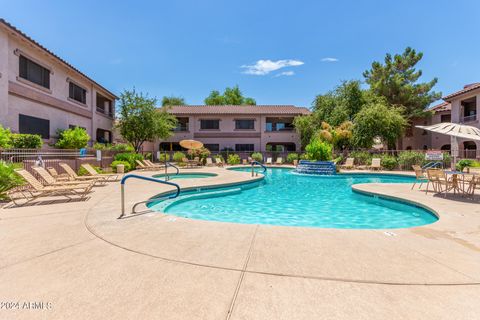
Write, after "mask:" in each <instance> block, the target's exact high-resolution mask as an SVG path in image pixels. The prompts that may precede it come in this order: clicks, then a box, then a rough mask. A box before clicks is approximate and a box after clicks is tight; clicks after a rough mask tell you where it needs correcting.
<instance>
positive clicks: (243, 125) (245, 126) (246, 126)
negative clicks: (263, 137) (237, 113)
mask: <svg viewBox="0 0 480 320" xmlns="http://www.w3.org/2000/svg"><path fill="white" fill-rule="evenodd" d="M235 129H236V130H253V129H255V120H252V119H241V120H235Z"/></svg>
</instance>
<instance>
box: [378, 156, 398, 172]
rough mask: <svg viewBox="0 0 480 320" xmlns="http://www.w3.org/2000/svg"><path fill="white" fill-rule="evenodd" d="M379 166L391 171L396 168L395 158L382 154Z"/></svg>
mask: <svg viewBox="0 0 480 320" xmlns="http://www.w3.org/2000/svg"><path fill="white" fill-rule="evenodd" d="M381 159H382V160H381V161H380V164H381V165H382V167H383V168H384V169H387V170H393V169H395V168H396V167H397V158H395V157H394V156H391V155H389V154H384V155H382V157H381Z"/></svg>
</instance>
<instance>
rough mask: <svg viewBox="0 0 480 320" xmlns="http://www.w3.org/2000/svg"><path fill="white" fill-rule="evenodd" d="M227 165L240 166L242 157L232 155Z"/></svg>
mask: <svg viewBox="0 0 480 320" xmlns="http://www.w3.org/2000/svg"><path fill="white" fill-rule="evenodd" d="M227 163H228V164H229V165H235V164H240V156H239V155H238V154H235V153H231V154H229V155H228V159H227Z"/></svg>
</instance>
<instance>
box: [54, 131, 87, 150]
mask: <svg viewBox="0 0 480 320" xmlns="http://www.w3.org/2000/svg"><path fill="white" fill-rule="evenodd" d="M89 140H90V136H89V135H88V133H87V131H86V130H85V129H83V128H80V127H75V128H71V129H67V130H59V131H58V141H57V143H55V146H56V147H57V148H60V149H81V148H85V147H86V146H87V144H88V141H89Z"/></svg>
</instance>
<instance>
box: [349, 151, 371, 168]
mask: <svg viewBox="0 0 480 320" xmlns="http://www.w3.org/2000/svg"><path fill="white" fill-rule="evenodd" d="M348 157H349V158H355V164H358V165H369V164H371V163H372V158H373V157H372V155H371V154H370V152H367V151H352V152H351V153H350V155H349V156H348Z"/></svg>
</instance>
